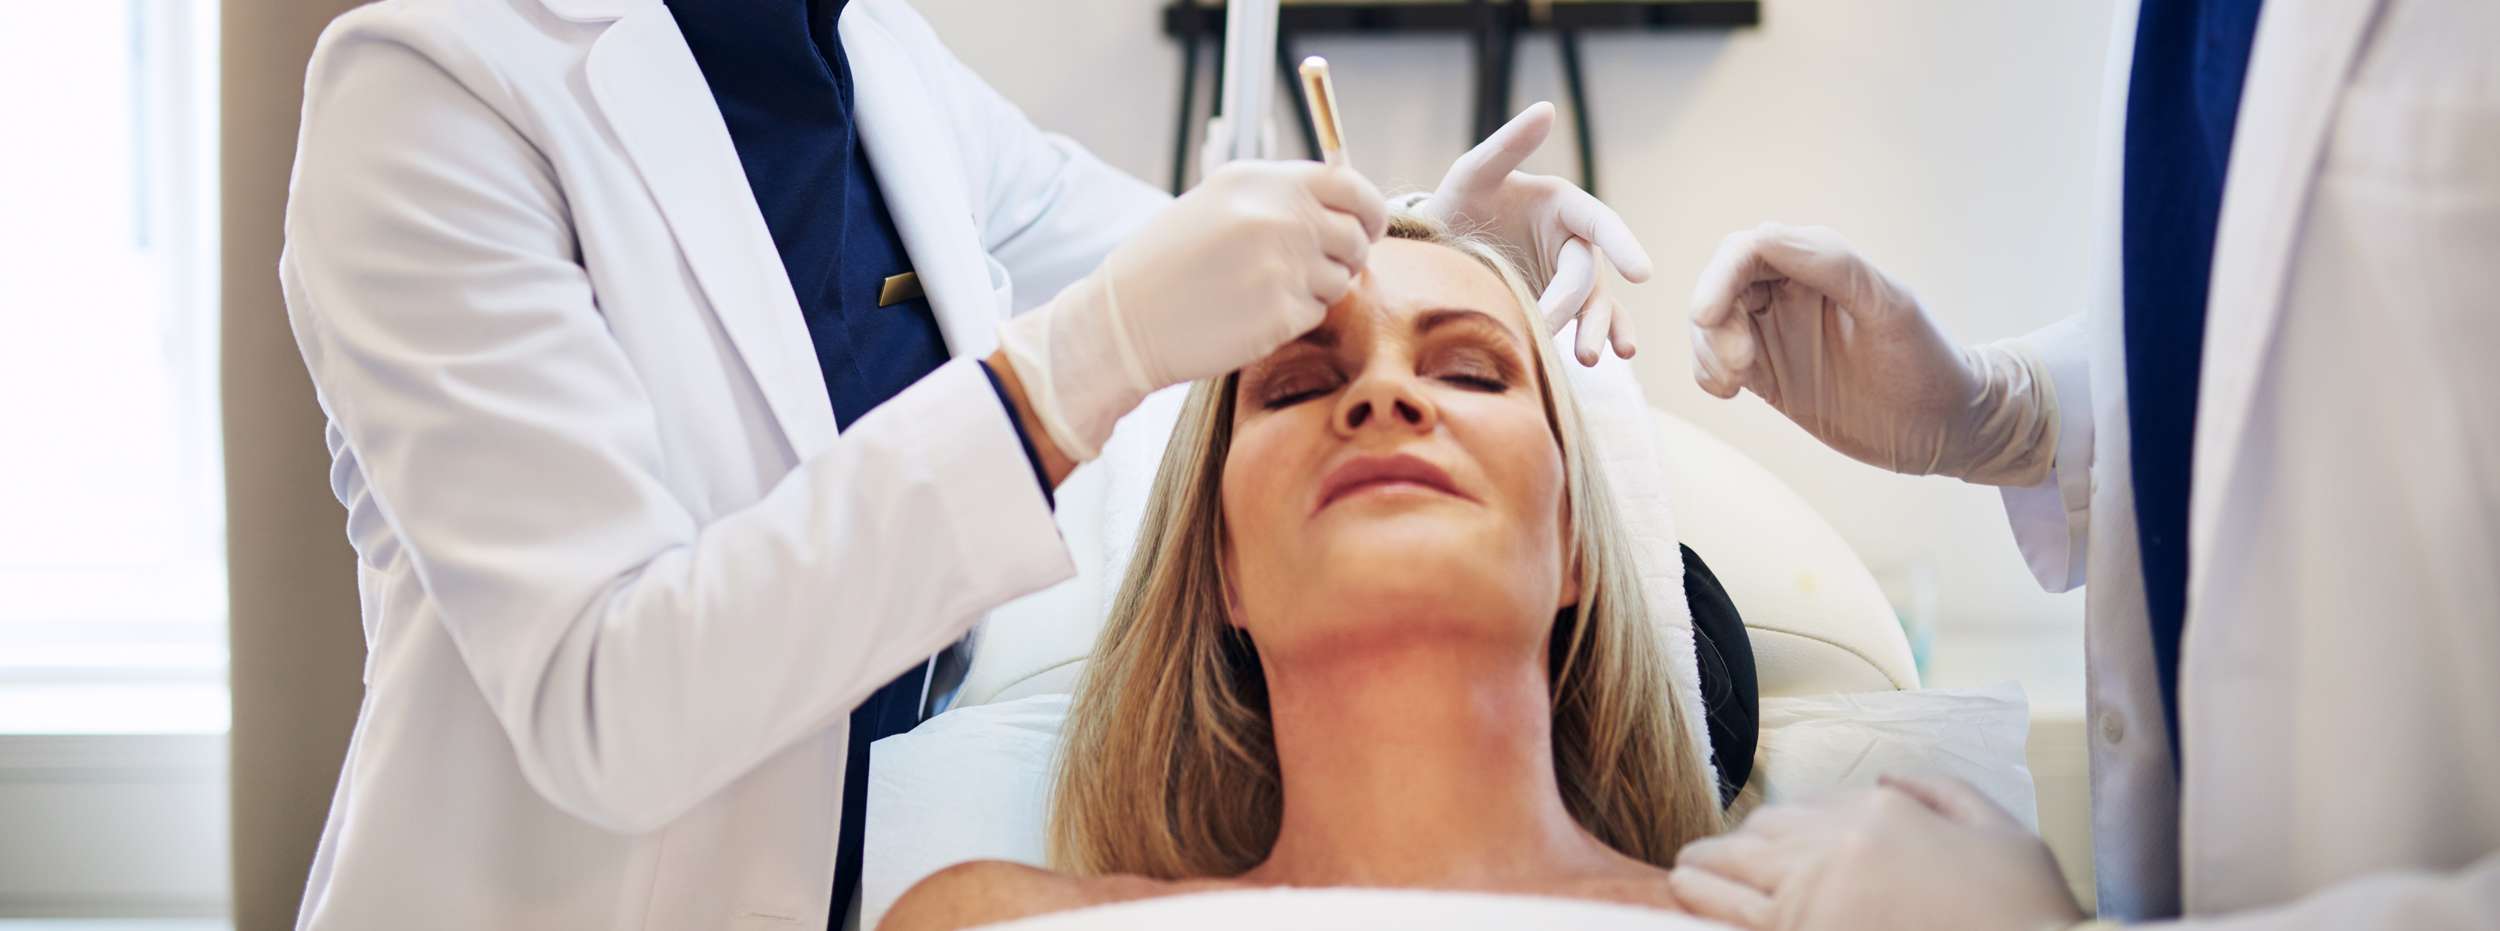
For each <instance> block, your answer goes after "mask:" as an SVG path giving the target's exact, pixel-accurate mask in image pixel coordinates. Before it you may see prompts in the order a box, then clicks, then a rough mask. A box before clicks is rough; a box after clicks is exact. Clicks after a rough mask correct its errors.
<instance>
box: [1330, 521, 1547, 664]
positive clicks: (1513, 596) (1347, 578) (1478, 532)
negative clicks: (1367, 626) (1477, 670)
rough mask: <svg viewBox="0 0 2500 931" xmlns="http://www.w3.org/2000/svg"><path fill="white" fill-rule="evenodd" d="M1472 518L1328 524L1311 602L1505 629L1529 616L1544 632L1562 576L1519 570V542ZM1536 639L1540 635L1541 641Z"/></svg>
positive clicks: (1364, 613)
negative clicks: (1548, 576) (1489, 528)
mask: <svg viewBox="0 0 2500 931" xmlns="http://www.w3.org/2000/svg"><path fill="white" fill-rule="evenodd" d="M1487 529H1488V528H1485V527H1483V526H1481V525H1479V524H1478V523H1477V522H1473V521H1466V520H1453V519H1449V518H1448V517H1447V516H1443V515H1436V514H1432V513H1428V512H1413V511H1410V512H1406V513H1401V514H1395V515H1384V516H1380V517H1376V518H1366V519H1364V520H1362V521H1360V522H1352V521H1349V522H1346V524H1344V525H1341V526H1338V527H1332V528H1329V532H1328V533H1327V534H1326V536H1325V538H1324V539H1323V540H1322V541H1320V542H1319V544H1318V546H1317V552H1316V553H1314V554H1313V555H1315V556H1316V557H1318V558H1317V559H1315V560H1312V564H1313V565H1316V566H1319V567H1322V568H1321V569H1320V570H1319V571H1318V572H1317V573H1316V575H1317V576H1318V577H1316V578H1313V579H1311V580H1310V581H1311V584H1310V587H1309V589H1308V593H1309V595H1311V596H1312V597H1313V599H1314V601H1315V603H1317V604H1320V605H1327V606H1331V607H1334V608H1337V609H1340V610H1342V611H1343V615H1341V616H1346V617H1355V618H1391V617H1403V618H1440V619H1444V620H1448V621H1451V622H1455V623H1462V624H1466V625H1467V626H1477V624H1479V623H1481V624H1482V625H1488V626H1491V627H1496V628H1509V627H1514V626H1517V625H1519V624H1521V623H1523V622H1528V621H1533V622H1534V623H1535V625H1536V626H1537V630H1536V631H1535V632H1534V633H1536V634H1537V636H1538V637H1540V638H1541V637H1542V636H1543V625H1544V624H1545V623H1546V621H1547V620H1549V619H1550V618H1552V616H1553V610H1552V604H1553V602H1554V600H1555V597H1556V593H1557V592H1558V591H1559V590H1560V589H1559V584H1560V581H1559V579H1554V578H1545V579H1540V578H1536V577H1535V574H1534V573H1528V572H1522V571H1521V567H1522V566H1523V565H1532V564H1533V563H1532V562H1531V563H1523V562H1522V561H1521V560H1519V559H1516V558H1513V556H1514V550H1515V548H1516V546H1517V544H1516V542H1515V541H1513V540H1511V539H1509V537H1508V535H1506V534H1491V533H1487V532H1485V531H1486V530H1487ZM1540 642H1541V641H1540Z"/></svg>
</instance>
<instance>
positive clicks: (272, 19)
mask: <svg viewBox="0 0 2500 931" xmlns="http://www.w3.org/2000/svg"><path fill="white" fill-rule="evenodd" d="M354 5H355V4H354V3H351V2H346V0H225V3H224V8H223V23H222V26H221V31H222V32H223V34H224V41H225V50H224V55H223V58H222V61H223V65H222V72H221V75H220V78H221V80H222V82H223V85H222V89H221V95H222V99H221V104H222V107H223V129H222V132H223V135H224V139H223V142H222V144H221V146H220V151H219V159H220V162H221V164H222V166H223V167H222V172H223V175H224V177H223V180H222V192H221V197H222V199H223V201H224V221H223V228H222V231H221V233H222V238H223V248H224V253H225V254H224V260H223V263H222V264H223V279H224V284H223V286H222V294H221V306H222V309H223V328H224V332H223V344H224V349H223V354H222V358H221V360H220V362H221V366H222V369H223V378H224V386H223V387H224V402H225V427H226V442H225V448H226V546H227V556H226V558H227V564H228V567H229V568H228V579H229V582H230V585H231V595H230V599H231V602H230V609H231V612H232V621H231V623H232V636H233V642H232V645H231V655H232V657H233V659H232V661H231V668H232V676H233V688H234V729H233V733H232V739H231V747H232V751H231V752H232V754H233V761H232V773H233V789H232V798H233V805H234V810H233V821H232V824H233V825H234V913H235V927H237V928H244V929H260V928H287V927H293V926H294V924H295V907H296V904H297V902H298V901H299V900H300V899H301V898H302V897H303V894H304V876H305V873H306V871H307V869H308V868H309V866H310V865H311V863H312V854H313V848H314V846H315V844H316V843H318V841H319V840H320V837H321V821H322V817H323V815H324V814H325V813H326V812H327V810H328V808H329V801H330V792H331V787H332V785H333V784H334V783H335V782H336V781H337V778H338V766H339V759H340V757H341V756H342V755H343V754H344V753H345V752H346V749H347V735H348V730H349V729H350V728H351V727H353V726H354V724H355V721H356V704H357V702H358V701H359V700H360V699H361V698H362V696H363V687H362V684H361V682H360V679H361V677H362V671H363V662H364V639H363V635H362V633H361V628H360V626H359V623H358V620H357V610H356V579H355V571H354V565H355V563H354V559H355V554H354V553H353V552H351V551H350V550H349V549H348V548H347V541H346V538H345V536H344V535H343V533H342V531H341V527H342V526H344V523H345V520H346V515H345V513H344V512H343V511H341V510H340V508H339V506H338V503H337V502H336V501H334V500H332V499H331V498H330V495H329V492H328V488H329V482H328V473H329V464H330V458H329V454H328V453H327V451H326V450H325V449H324V448H323V446H322V441H321V425H322V418H321V412H320V410H319V409H318V408H316V407H315V406H314V403H313V397H312V384H311V382H310V381H309V380H308V379H307V378H306V377H305V375H304V365H303V362H302V360H301V359H300V358H298V357H297V355H296V352H295V342H294V340H293V338H292V337H291V336H289V335H288V333H287V327H286V311H285V305H284V303H283V302H282V301H281V299H280V298H279V295H278V276H277V268H278V248H279V245H280V233H279V231H280V228H281V219H280V218H281V214H282V211H283V209H284V207H285V201H286V183H287V173H288V166H289V165H290V164H292V162H293V158H294V152H295V123H296V114H297V112H298V110H299V109H300V108H301V106H302V103H303V87H304V62H305V59H306V58H307V57H308V56H310V55H311V53H312V43H313V38H314V37H315V36H316V35H319V34H320V31H321V27H322V26H323V25H324V24H326V23H328V22H329V20H330V18H331V17H333V16H336V15H338V14H339V13H340V12H341V11H344V10H346V9H347V8H349V7H351V6H354Z"/></svg>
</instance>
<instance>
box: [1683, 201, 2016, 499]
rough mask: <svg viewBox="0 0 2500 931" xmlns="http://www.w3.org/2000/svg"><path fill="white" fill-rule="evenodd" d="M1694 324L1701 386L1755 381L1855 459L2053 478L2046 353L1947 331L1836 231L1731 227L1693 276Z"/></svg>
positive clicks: (1919, 468)
mask: <svg viewBox="0 0 2500 931" xmlns="http://www.w3.org/2000/svg"><path fill="white" fill-rule="evenodd" d="M1692 324H1693V334H1692V336H1693V380H1694V381H1697V382H1699V383H1700V384H1701V387H1702V390H1705V391H1708V392H1710V393H1711V394H1713V395H1717V396H1719V397H1722V398H1732V397H1735V396H1736V392H1737V390H1738V389H1740V388H1741V389H1745V390H1750V391H1752V392H1753V393H1754V394H1757V395H1760V396H1761V397H1762V399H1763V400H1765V401H1768V402H1770V404H1771V406H1772V407H1774V408H1777V409H1779V412H1780V413H1782V414H1786V415H1788V419H1790V420H1793V421H1796V422H1797V425H1798V426H1802V427H1804V428H1806V432H1808V433H1811V434H1814V436H1815V438H1817V439H1820V440H1822V441H1823V442H1824V444H1826V445H1828V446H1830V447H1832V448H1833V449H1836V450H1839V451H1840V452H1842V453H1845V454H1847V455H1849V456H1850V457H1852V458H1855V459H1857V460H1859V461H1862V462H1866V463H1870V464H1873V465H1876V466H1881V467H1883V468H1886V469H1891V470H1892V471H1895V472H1903V473H1908V474H1911V475H1930V474H1935V475H1950V476H1954V477H1956V478H1961V479H1966V480H1968V481H1972V482H1978V483H1981V484H1987V485H2031V484H2036V483H2038V482H2040V481H2042V480H2044V479H2046V478H2047V477H2048V475H2049V468H2050V466H2051V465H2052V464H2053V462H2054V458H2055V452H2056V438H2057V403H2056V395H2055V393H2054V390H2053V388H2052V387H2051V385H2050V383H2049V376H2048V371H2047V369H2046V368H2045V367H2044V366H2043V365H2042V364H2041V363H2040V361H2039V360H2038V358H2037V357H2035V356H2033V355H2032V354H2031V353H2030V351H2028V350H2027V349H2025V348H2023V347H2022V345H2021V344H2020V343H2018V342H2014V341H2011V340H2008V341H2005V342H2000V343H1993V344H1989V345H1985V346H1978V347H1973V348H1961V347H1957V346H1955V345H1953V344H1952V343H1950V342H1948V341H1947V340H1946V339H1945V336H1944V333H1943V332H1942V331H1940V330H1938V329H1937V328H1936V324H1935V322H1934V321H1932V320H1930V319H1928V316H1927V312H1926V311H1925V310H1922V309H1920V307H1919V304H1918V299H1917V298H1916V297H1914V296H1912V295H1911V294H1910V291H1909V289H1907V288H1904V287H1902V286H1901V285H1900V284H1899V283H1897V282H1895V281H1893V280H1892V279H1891V278H1890V277H1887V276H1886V275H1885V274H1884V273H1883V272H1881V271H1879V270H1877V269H1876V268H1875V266H1873V265H1870V264H1867V262H1866V260H1864V259H1862V258H1859V257H1858V255H1857V253H1855V252H1853V251H1851V250H1850V248H1849V244H1848V243H1846V242H1843V241H1841V239H1840V236H1839V234H1837V233H1834V232H1832V231H1831V230H1828V229H1823V228H1821V227H1787V226H1780V225H1776V224H1764V225H1762V226H1760V227H1757V228H1755V229H1751V230H1746V231H1743V232H1739V233H1734V234H1731V235H1729V236H1728V237H1727V239H1726V240H1724V241H1722V242H1721V243H1720V244H1719V252H1718V255H1716V256H1715V257H1713V258H1712V259H1711V260H1710V264H1709V266H1708V267H1706V268H1704V269H1703V270H1702V273H1701V280H1700V281H1699V282H1698V283H1696V284H1694V286H1693V305H1692Z"/></svg>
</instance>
